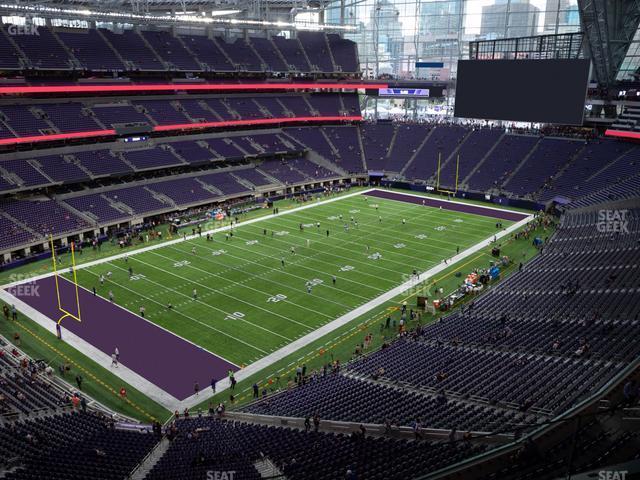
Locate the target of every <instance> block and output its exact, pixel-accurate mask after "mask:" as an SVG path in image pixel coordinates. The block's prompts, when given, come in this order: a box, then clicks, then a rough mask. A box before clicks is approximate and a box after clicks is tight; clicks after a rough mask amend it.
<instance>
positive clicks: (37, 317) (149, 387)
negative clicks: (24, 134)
mask: <svg viewBox="0 0 640 480" xmlns="http://www.w3.org/2000/svg"><path fill="white" fill-rule="evenodd" d="M373 190H378V189H368V190H363V191H358V192H354V193H349V194H346V195H342V196H339V197H335V198H330V199H328V200H322V201H318V202H315V203H313V204H307V205H303V206H301V207H296V208H294V209H291V210H285V211H283V212H282V213H279V214H278V215H270V216H263V217H258V218H254V219H251V220H247V221H245V222H242V223H239V224H238V226H242V225H250V224H253V223H257V222H260V221H263V220H269V219H273V218H276V217H278V216H280V215H287V214H291V213H294V212H299V211H301V210H306V209H309V208H313V207H316V206H318V205H323V204H327V203H333V202H336V201H340V200H343V199H345V198H350V197H354V196H357V195H363V194H366V193H368V192H370V191H373ZM402 194H403V195H410V196H414V197H419V198H425V197H424V196H422V195H415V194H410V193H402ZM426 198H430V197H426ZM385 200H386V199H385ZM442 202H444V203H457V204H461V205H473V206H475V207H479V208H483V209H487V210H494V211H507V212H512V213H518V214H521V215H526V214H524V213H522V212H517V211H513V210H507V209H501V208H494V207H485V206H481V205H475V204H469V203H466V202H459V201H455V200H451V201H442ZM533 218H534V217H533V215H528V216H526V217H525V218H524V219H522V220H520V221H518V222H516V223H514V224H513V225H511V226H510V227H508V228H506V229H504V230H502V231H501V232H499V233H497V234H496V235H495V236H491V237H489V238H487V239H485V240H483V241H482V242H479V243H477V244H475V245H473V246H472V247H470V248H468V249H466V250H464V251H462V252H460V253H459V254H457V255H455V256H453V257H451V258H450V259H449V261H448V263H447V264H445V263H440V264H438V265H436V266H434V267H433V268H431V269H429V270H427V271H425V272H423V273H421V274H420V275H419V276H418V278H417V279H411V280H408V281H406V282H404V283H402V284H401V285H398V286H397V287H395V288H393V289H391V290H388V291H387V292H385V293H383V294H381V295H379V296H378V297H376V298H374V299H372V300H370V301H368V302H366V303H364V304H362V305H360V306H359V307H357V308H355V309H353V310H351V311H349V312H348V313H346V314H344V315H342V316H340V317H338V318H336V319H335V320H333V321H331V322H329V323H327V324H325V325H323V326H321V327H320V328H318V329H316V330H314V331H312V332H310V333H308V334H307V335H305V336H303V337H300V338H298V339H297V340H294V341H293V342H291V343H289V344H287V345H285V346H283V347H282V348H280V349H278V350H276V351H274V352H272V353H269V354H267V355H266V356H264V357H262V358H260V359H259V360H257V361H256V362H254V363H252V364H250V365H248V366H247V367H245V368H244V369H241V370H240V371H238V372H237V373H236V375H235V377H236V379H237V380H238V381H241V380H243V379H245V378H248V377H250V376H251V375H253V374H255V373H257V372H259V371H260V370H262V369H264V368H267V367H268V366H270V365H272V364H273V363H275V362H278V361H279V360H282V359H283V358H285V357H287V356H288V355H290V354H292V353H294V352H295V351H297V350H299V349H301V348H303V347H305V346H307V345H309V344H311V343H313V342H315V341H316V340H318V339H319V338H321V337H323V336H325V335H328V334H330V333H331V332H333V331H335V330H336V329H338V328H340V327H342V326H344V325H346V324H347V323H349V322H351V321H352V320H354V319H355V318H358V317H360V316H362V315H365V314H366V313H367V312H369V311H371V310H373V309H375V308H377V307H379V306H380V305H382V304H384V303H386V302H388V301H390V300H392V299H393V298H395V297H397V296H398V295H400V294H402V293H403V292H404V291H406V290H407V289H409V288H411V287H412V286H414V285H415V284H416V283H421V282H424V281H425V280H427V279H429V278H431V277H432V276H434V275H436V274H438V273H440V272H441V271H443V270H445V269H447V268H449V267H450V266H451V265H452V264H453V263H456V262H459V261H461V260H463V259H465V258H467V257H469V256H471V255H473V254H474V253H476V252H478V251H479V250H481V249H483V248H485V247H487V246H488V245H490V244H491V242H492V241H493V238H494V237H495V238H496V239H500V238H503V237H505V236H507V235H509V234H510V233H511V232H513V231H515V230H517V229H518V228H520V227H522V226H524V225H526V224H527V223H528V222H530V221H531V220H533ZM229 229H231V226H230V225H226V226H223V227H220V228H216V229H212V230H209V231H206V232H203V233H202V235H206V234H207V233H209V234H212V233H216V232H223V231H227V230H229ZM198 237H199V235H187V236H186V238H178V239H174V240H169V241H166V242H162V243H159V244H156V245H151V246H148V247H143V248H140V249H137V250H135V251H131V252H129V251H127V252H123V253H121V254H117V255H112V256H110V257H106V258H103V259H99V260H94V261H91V262H87V263H85V264H82V265H79V266H78V267H77V269H84V268H90V267H93V266H96V265H100V264H103V263H109V262H113V261H114V260H118V259H120V258H124V257H133V256H134V255H137V254H138V253H144V252H148V251H153V250H156V249H158V248H163V247H165V246H167V245H175V244H177V243H179V242H184V241H188V240H191V239H194V238H198ZM160 256H161V255H160ZM138 261H139V260H138ZM141 263H145V262H141ZM52 275H53V272H49V273H45V274H42V275H38V276H35V277H32V278H29V279H26V280H20V281H17V282H13V283H10V284H7V285H4V286H2V287H1V288H2V289H0V298H2V299H3V300H4V301H5V302H7V303H9V304H15V305H16V308H17V309H18V310H20V311H21V312H22V313H24V314H25V315H27V316H28V317H29V318H31V319H33V320H34V321H36V323H38V324H39V325H41V326H42V327H44V328H45V329H47V330H48V331H50V332H51V333H53V334H55V322H53V321H52V320H51V319H49V318H47V317H46V316H45V315H43V314H42V313H40V312H38V311H37V310H35V309H34V308H32V307H30V306H29V305H27V304H26V303H24V302H22V301H21V300H20V299H18V298H16V297H14V296H13V295H11V294H10V293H9V292H7V291H6V290H4V288H7V287H9V286H14V285H19V284H22V283H27V282H33V281H35V280H38V279H42V278H47V277H50V276H52ZM174 275H175V274H174ZM178 277H179V276H178ZM81 288H84V287H81ZM123 288H126V287H123ZM165 288H166V287H165ZM85 290H86V289H85ZM133 293H135V294H136V295H139V296H140V297H143V298H147V299H148V300H150V301H151V302H153V303H158V304H160V302H157V301H155V300H152V299H150V298H149V297H144V296H143V295H140V294H138V293H136V292H133ZM119 307H120V308H123V309H124V308H125V307H122V306H120V305H119ZM130 313H133V312H130ZM133 314H134V315H135V313H133ZM181 315H182V316H184V317H186V318H189V319H191V320H193V321H196V322H198V323H201V322H199V321H198V320H196V319H194V318H192V317H189V316H188V315H186V314H184V313H181ZM141 318H142V317H141ZM145 321H148V320H146V319H145ZM154 325H155V324H154ZM156 326H157V327H158V328H162V327H159V326H158V325H156ZM205 326H207V327H208V328H213V327H211V326H209V325H205ZM165 330H166V329H165ZM171 333H172V332H171ZM220 333H223V334H224V335H227V334H226V333H224V332H220ZM174 335H175V334H174ZM176 336H178V335H176ZM64 338H65V340H64V341H66V342H67V343H69V344H70V345H72V346H73V347H74V348H76V349H77V350H78V351H80V352H81V353H83V354H84V355H87V356H88V357H90V358H92V359H94V360H95V361H96V362H97V363H99V364H100V365H101V366H103V367H104V368H106V369H107V370H110V371H112V373H114V374H116V375H118V376H120V377H121V378H122V379H123V380H125V381H126V382H127V383H129V384H130V385H132V386H133V387H134V388H136V389H138V390H140V391H141V392H142V393H144V394H145V395H147V396H149V398H151V399H153V400H154V401H156V402H157V403H159V404H160V405H163V406H164V407H165V408H167V409H169V410H171V411H173V410H175V409H183V408H191V407H193V406H195V405H198V404H200V403H202V402H204V401H206V400H208V399H209V398H211V397H213V396H214V395H215V394H217V393H219V392H221V391H224V390H227V389H228V388H229V386H230V385H229V380H228V378H225V379H223V380H220V381H219V382H218V383H217V384H216V392H215V394H214V393H213V392H212V391H211V389H203V391H202V392H200V394H199V395H192V396H190V397H188V398H186V399H185V400H183V401H179V400H177V399H176V398H175V397H173V396H171V395H170V394H168V393H167V392H165V391H163V390H162V389H160V388H159V387H157V386H156V385H154V384H152V383H151V382H149V381H148V380H146V379H144V378H143V377H141V376H139V375H138V374H136V373H135V372H133V371H131V370H129V369H127V368H126V367H124V366H122V365H121V366H120V367H119V368H118V369H117V371H114V370H115V369H111V368H110V365H111V357H110V356H109V355H107V354H105V353H103V352H101V351H99V350H98V349H96V348H95V347H94V346H92V345H91V344H89V343H87V342H86V341H84V340H82V339H80V338H79V337H77V336H75V335H73V334H72V333H71V332H69V331H67V330H65V333H64ZM236 340H238V341H240V342H241V343H245V342H242V341H241V340H239V339H236ZM190 343H192V342H190ZM247 346H249V347H251V348H255V349H257V350H259V351H261V350H260V349H258V348H257V347H254V346H253V345H249V344H247ZM198 348H201V347H198ZM265 353H266V352H265ZM214 355H215V354H214ZM216 356H218V357H220V356H219V355H216ZM220 358H222V357H220ZM230 363H232V362H230Z"/></svg>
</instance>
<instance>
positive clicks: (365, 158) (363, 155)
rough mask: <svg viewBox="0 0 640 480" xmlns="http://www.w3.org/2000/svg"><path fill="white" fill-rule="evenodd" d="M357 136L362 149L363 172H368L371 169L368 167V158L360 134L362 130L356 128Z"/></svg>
mask: <svg viewBox="0 0 640 480" xmlns="http://www.w3.org/2000/svg"><path fill="white" fill-rule="evenodd" d="M356 136H357V137H358V146H359V147H360V159H361V160H362V171H363V172H367V171H369V168H368V167H367V156H366V155H365V150H364V144H363V142H362V135H361V134H360V129H359V128H356Z"/></svg>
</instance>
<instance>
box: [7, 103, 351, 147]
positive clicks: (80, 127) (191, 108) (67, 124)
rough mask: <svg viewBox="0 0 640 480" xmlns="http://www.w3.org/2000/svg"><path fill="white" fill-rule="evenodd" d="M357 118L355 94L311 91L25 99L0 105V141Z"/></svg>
mask: <svg viewBox="0 0 640 480" xmlns="http://www.w3.org/2000/svg"><path fill="white" fill-rule="evenodd" d="M320 116H332V117H337V116H356V117H359V116H360V107H359V105H358V100H357V96H356V95H355V94H341V93H315V94H308V95H300V94H289V95H287V94H277V95H268V96H266V95H262V96H258V95H253V96H250V95H237V96H233V95H232V96H224V97H217V96H215V97H211V96H209V97H200V98H182V97H180V98H179V99H178V100H175V99H173V98H171V97H167V98H166V99H154V100H144V99H131V100H129V99H122V100H101V101H86V102H82V101H68V102H60V101H58V102H55V103H28V104H14V105H3V106H2V107H0V139H1V138H5V139H10V138H20V137H37V136H40V135H51V134H60V133H81V132H87V133H88V132H97V131H100V130H111V129H114V128H115V127H116V126H117V125H122V124H125V123H141V124H147V125H148V126H149V127H158V126H161V127H167V126H169V125H185V124H198V123H211V122H225V121H234V120H258V119H269V118H295V117H320Z"/></svg>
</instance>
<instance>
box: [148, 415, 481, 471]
mask: <svg viewBox="0 0 640 480" xmlns="http://www.w3.org/2000/svg"><path fill="white" fill-rule="evenodd" d="M176 430H177V431H176V434H175V438H174V439H173V440H172V442H171V445H170V447H169V449H168V450H167V451H166V453H165V454H164V455H163V456H162V458H161V459H160V460H159V461H158V463H157V464H156V465H155V466H154V467H153V469H152V470H151V472H150V473H149V475H148V476H147V477H146V478H147V479H149V480H160V479H162V480H196V479H201V478H205V477H206V473H207V472H211V471H218V472H230V471H234V472H235V474H234V477H235V478H242V479H243V480H245V479H256V480H259V479H260V478H276V477H277V476H280V475H281V478H289V479H292V480H293V479H301V480H302V479H309V478H314V479H318V480H334V479H338V478H366V479H371V480H383V479H384V480H387V479H405V478H414V477H416V476H417V475H418V474H423V473H428V472H431V471H435V470H438V469H440V468H442V467H444V466H446V465H448V464H450V463H452V462H456V461H461V460H463V459H465V458H468V457H470V456H473V455H476V454H478V453H481V452H482V451H484V450H485V448H484V447H483V446H475V445H471V444H470V443H467V442H455V443H445V442H429V441H421V442H412V441H406V440H394V439H388V438H372V437H363V436H349V435H343V434H333V433H320V432H304V431H301V430H295V429H291V428H283V427H267V426H260V425H250V424H245V423H240V422H230V421H225V420H219V419H215V418H210V417H201V418H191V419H183V420H179V421H177V422H176ZM274 467H275V468H274ZM348 472H350V473H349V474H348ZM261 473H262V475H261Z"/></svg>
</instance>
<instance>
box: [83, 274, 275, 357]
mask: <svg viewBox="0 0 640 480" xmlns="http://www.w3.org/2000/svg"><path fill="white" fill-rule="evenodd" d="M114 266H115V265H114ZM117 268H120V267H117ZM123 270H124V269H123ZM125 271H126V270H125ZM89 273H90V274H91V275H95V276H96V277H97V276H98V274H97V273H94V272H92V271H91V270H89ZM145 280H147V281H149V282H151V283H153V284H155V285H157V286H159V287H160V288H164V289H166V290H170V291H172V292H174V293H176V294H178V295H184V296H186V297H188V298H191V297H189V296H188V295H186V294H182V293H180V292H178V291H177V290H176V289H174V288H171V287H167V286H165V285H162V284H160V283H157V282H155V281H153V280H149V279H148V278H145ZM80 287H81V288H83V289H85V290H87V291H89V290H88V289H87V288H85V287H82V286H80ZM118 287H119V288H122V289H124V290H128V291H129V292H131V293H132V294H134V295H136V296H138V297H140V298H144V299H147V300H149V301H150V302H152V303H155V304H158V305H161V306H163V307H166V304H164V303H162V302H159V301H157V300H154V299H152V298H151V297H149V296H147V295H143V294H141V293H138V292H136V291H135V290H132V289H131V288H128V287H125V286H124V285H122V284H118ZM101 298H104V297H101ZM105 301H108V300H106V299H105ZM194 301H195V302H200V300H194ZM200 303H203V302H200ZM114 304H115V305H118V306H119V307H120V308H123V309H125V310H127V311H129V312H130V313H133V314H134V315H136V316H139V315H137V314H136V313H134V312H133V311H131V310H129V309H127V308H125V307H123V306H122V305H119V304H118V303H116V302H114ZM203 304H204V303H203ZM204 305H208V304H204ZM212 308H214V307H212ZM219 311H220V312H222V313H224V314H225V315H228V314H229V312H225V311H224V310H219ZM172 313H177V314H178V315H181V316H183V317H185V318H188V319H189V320H191V321H193V322H196V323H197V324H199V325H202V326H203V327H206V328H208V329H210V330H214V331H215V332H217V333H220V334H222V335H224V336H225V337H229V338H231V339H233V340H236V341H238V342H240V343H243V344H244V345H246V346H247V347H250V348H253V349H254V350H257V351H259V352H262V353H267V352H266V351H265V350H262V349H261V348H259V347H256V346H255V345H252V344H250V343H248V342H245V341H243V340H240V339H239V338H236V337H235V336H233V335H231V334H230V333H226V332H224V331H222V330H219V329H217V328H215V327H214V326H212V325H209V324H208V323H204V322H202V321H200V320H197V319H195V318H193V317H192V316H190V315H187V314H186V313H184V312H182V311H180V310H176V309H174V310H172ZM140 318H142V317H140ZM145 320H146V319H145ZM151 323H153V324H154V325H156V324H155V323H154V322H151ZM252 326H255V325H253V324H252ZM167 331H168V332H169V333H173V332H171V331H170V330H167ZM173 335H176V334H175V333H173ZM177 336H178V335H176V337H177ZM194 345H195V344H194ZM220 358H223V357H220ZM223 360H226V359H223ZM227 361H228V360H227ZM229 363H233V362H229ZM234 365H235V364H234Z"/></svg>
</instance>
